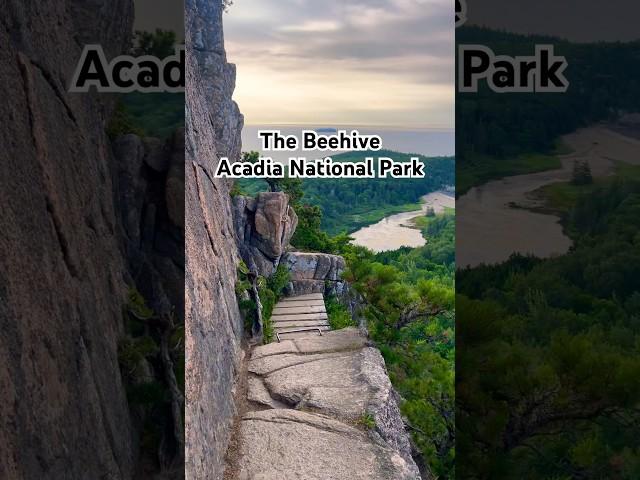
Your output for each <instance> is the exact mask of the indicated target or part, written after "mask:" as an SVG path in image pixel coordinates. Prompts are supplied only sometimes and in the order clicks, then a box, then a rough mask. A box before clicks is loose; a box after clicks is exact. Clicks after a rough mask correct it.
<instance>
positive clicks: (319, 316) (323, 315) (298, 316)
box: [271, 312, 329, 322]
mask: <svg viewBox="0 0 640 480" xmlns="http://www.w3.org/2000/svg"><path fill="white" fill-rule="evenodd" d="M327 318H329V317H328V316H327V312H319V313H306V314H305V313H293V314H291V315H285V314H281V313H280V314H277V315H276V314H274V315H272V316H271V320H273V321H274V322H277V321H287V320H326V319H327Z"/></svg>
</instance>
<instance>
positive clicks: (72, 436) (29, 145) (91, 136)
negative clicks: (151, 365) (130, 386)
mask: <svg viewBox="0 0 640 480" xmlns="http://www.w3.org/2000/svg"><path fill="white" fill-rule="evenodd" d="M132 15H133V8H132V4H131V2H130V1H129V0H115V1H106V0H95V1H92V2H90V4H89V3H87V2H84V1H80V0H67V1H60V2H51V1H42V0H33V1H29V2H24V1H22V0H8V1H6V2H3V14H2V28H0V41H1V42H2V45H3V48H2V49H0V61H1V62H2V65H3V67H2V69H1V70H0V84H1V85H2V94H3V98H4V101H3V102H1V104H0V116H1V117H2V119H3V122H2V123H1V124H0V132H1V133H0V135H1V137H2V148H1V149H0V203H1V205H2V208H0V224H1V225H2V228H1V229H0V298H1V299H2V301H0V328H1V329H2V332H3V335H2V336H1V337H0V362H1V363H2V366H3V368H2V369H0V478H3V479H22V478H25V479H26V478H28V479H32V478H33V479H36V478H37V479H45V480H46V479H52V480H58V479H61V478H65V479H71V480H74V479H87V478H108V479H127V478H132V477H133V470H134V463H135V455H136V445H135V441H134V437H135V435H134V432H133V429H132V427H131V422H130V418H129V410H128V407H127V401H126V397H125V392H124V388H123V385H122V382H121V381H120V370H119V366H118V357H117V343H118V338H119V336H120V334H121V330H122V306H123V303H124V299H125V296H126V285H125V276H126V265H125V264H126V262H125V261H124V259H123V253H122V250H121V247H120V238H121V237H120V233H121V227H120V224H119V221H118V215H117V213H116V211H115V207H114V182H113V175H114V174H115V173H114V171H113V164H114V161H113V158H112V156H111V153H110V152H111V148H110V145H109V141H108V139H107V137H106V135H105V133H104V131H105V122H106V119H107V118H108V115H109V114H110V111H111V107H110V105H109V103H108V100H106V99H104V98H99V97H98V96H97V95H95V94H89V95H87V94H77V95H73V94H69V93H67V92H66V87H67V85H66V82H67V80H68V79H69V78H71V75H72V73H73V71H74V68H75V64H76V61H77V60H78V58H79V57H80V53H81V49H82V46H83V45H84V44H86V43H98V44H101V45H103V46H104V48H105V51H106V52H107V55H108V56H109V57H111V56H113V55H115V54H118V53H121V52H123V51H124V50H125V49H126V48H127V47H128V42H129V41H130V32H131V23H132Z"/></svg>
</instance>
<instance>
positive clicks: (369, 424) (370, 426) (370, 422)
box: [358, 412, 376, 430]
mask: <svg viewBox="0 0 640 480" xmlns="http://www.w3.org/2000/svg"><path fill="white" fill-rule="evenodd" d="M358 425H362V426H363V427H364V428H366V429H367V430H374V429H375V428H376V419H375V418H373V415H371V414H370V413H367V412H365V413H363V414H362V416H361V417H360V418H359V419H358Z"/></svg>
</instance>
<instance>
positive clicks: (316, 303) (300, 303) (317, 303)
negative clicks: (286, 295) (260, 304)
mask: <svg viewBox="0 0 640 480" xmlns="http://www.w3.org/2000/svg"><path fill="white" fill-rule="evenodd" d="M306 306H310V307H324V300H291V301H288V302H283V301H280V302H278V303H277V304H276V307H278V308H292V307H306Z"/></svg>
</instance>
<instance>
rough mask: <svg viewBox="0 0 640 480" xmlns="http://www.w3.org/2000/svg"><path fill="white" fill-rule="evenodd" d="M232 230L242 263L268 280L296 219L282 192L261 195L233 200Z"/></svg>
mask: <svg viewBox="0 0 640 480" xmlns="http://www.w3.org/2000/svg"><path fill="white" fill-rule="evenodd" d="M233 205H234V226H235V231H236V236H237V242H238V248H239V250H240V253H241V256H242V259H243V260H244V261H245V263H246V264H247V266H248V267H249V269H250V270H252V271H255V272H257V273H258V274H259V275H262V276H265V277H268V276H270V275H271V274H272V273H273V272H274V271H275V268H276V267H277V266H278V264H279V263H280V259H281V257H282V255H283V254H284V253H285V251H286V249H287V247H288V246H289V241H290V240H291V237H292V236H293V233H294V232H295V229H296V226H297V225H298V216H297V215H296V212H295V211H294V210H293V208H292V207H291V206H290V205H289V196H288V195H287V194H285V193H282V192H263V193H259V194H258V196H257V197H256V198H250V197H243V196H237V197H235V198H234V199H233Z"/></svg>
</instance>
